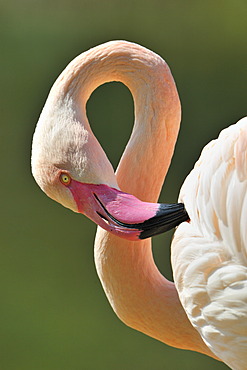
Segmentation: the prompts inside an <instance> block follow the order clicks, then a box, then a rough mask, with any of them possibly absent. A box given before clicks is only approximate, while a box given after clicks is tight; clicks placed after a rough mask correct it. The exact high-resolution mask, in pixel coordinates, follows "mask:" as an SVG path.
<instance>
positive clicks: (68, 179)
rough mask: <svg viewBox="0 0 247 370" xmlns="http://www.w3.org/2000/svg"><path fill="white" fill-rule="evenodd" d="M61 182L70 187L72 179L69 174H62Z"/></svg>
mask: <svg viewBox="0 0 247 370" xmlns="http://www.w3.org/2000/svg"><path fill="white" fill-rule="evenodd" d="M60 181H61V183H62V184H63V185H66V186H68V185H69V184H70V183H71V177H70V176H69V175H68V174H67V173H61V175H60Z"/></svg>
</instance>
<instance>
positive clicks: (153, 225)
mask: <svg viewBox="0 0 247 370" xmlns="http://www.w3.org/2000/svg"><path fill="white" fill-rule="evenodd" d="M185 221H189V215H188V213H187V212H186V210H185V207H184V204H183V203H177V204H160V205H159V209H158V211H157V213H156V215H155V216H154V217H152V218H150V219H149V220H147V221H145V222H143V224H142V231H141V232H140V235H139V239H146V238H150V237H152V236H155V235H159V234H162V233H165V232H167V231H169V230H171V229H173V228H174V227H177V226H178V225H180V224H181V223H182V222H185Z"/></svg>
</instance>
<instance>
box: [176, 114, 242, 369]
mask: <svg viewBox="0 0 247 370" xmlns="http://www.w3.org/2000/svg"><path fill="white" fill-rule="evenodd" d="M180 200H181V201H182V202H184V204H185V206H186V209H187V211H188V213H189V215H190V219H191V221H190V223H183V224H181V225H180V226H179V227H178V228H177V230H176V232H175V236H174V240H173V242H172V266H173V271H174V280H175V284H176V288H177V290H178V293H179V298H180V300H181V302H182V304H183V307H184V308H185V310H186V313H187V314H188V317H189V319H190V321H191V322H192V324H193V325H194V326H195V328H196V329H197V330H198V331H199V332H200V334H201V336H202V338H203V339H204V341H205V343H206V344H207V345H208V347H209V348H210V349H211V350H212V351H213V352H214V353H215V354H216V355H217V356H218V357H219V358H221V359H222V360H223V361H224V362H225V363H226V364H228V365H229V366H230V367H231V368H233V369H237V370H243V369H246V368H247V217H246V215H247V118H243V119H242V120H240V121H239V122H238V123H237V124H235V125H232V126H230V127H228V128H227V129H225V130H223V131H222V132H221V134H220V135H219V138H218V139H216V140H214V141H212V142H210V143H209V144H208V145H207V146H206V147H205V148H204V150H203V152H202V154H201V156H200V158H199V160H198V162H197V163H196V165H195V168H194V169H193V170H192V171H191V173H190V174H189V175H188V177H187V178H186V180H185V182H184V184H183V186H182V188H181V192H180Z"/></svg>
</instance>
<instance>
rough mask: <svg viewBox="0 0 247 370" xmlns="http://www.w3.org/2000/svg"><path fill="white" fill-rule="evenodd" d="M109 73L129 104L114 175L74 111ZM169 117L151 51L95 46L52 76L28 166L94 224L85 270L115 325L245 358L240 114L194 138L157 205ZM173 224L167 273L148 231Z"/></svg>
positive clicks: (245, 130) (246, 181)
mask: <svg viewBox="0 0 247 370" xmlns="http://www.w3.org/2000/svg"><path fill="white" fill-rule="evenodd" d="M109 81H120V82H122V83H124V84H125V85H126V86H127V87H128V88H129V90H130V91H131V93H132V95H133V99H134V106H135V123H134V127H133V131H132V134H131V137H130V140H129V142H128V144H127V146H126V148H125V150H124V153H123V155H122V158H121V160H120V163H119V165H118V168H117V170H116V173H115V174H114V170H113V168H112V166H111V164H110V162H109V160H108V159H107V157H106V154H105V153H104V151H103V149H102V148H101V146H100V144H99V142H98V141H97V139H96V138H95V136H94V134H93V132H92V130H91V128H90V125H89V122H88V119H87V116H86V102H87V100H88V99H89V97H90V95H91V93H92V92H93V91H94V90H95V89H96V88H97V87H98V86H99V85H101V84H103V83H106V82H109ZM180 119H181V107H180V101H179V97H178V93H177V89H176V85H175V82H174V80H173V77H172V74H171V72H170V70H169V67H168V66H167V64H166V62H165V61H164V60H163V59H162V58H161V57H160V56H158V55H157V54H155V53H154V52H152V51H150V50H148V49H146V48H144V47H142V46H139V45H137V44H134V43H130V42H127V41H111V42H108V43H105V44H102V45H99V46H97V47H95V48H92V49H90V50H89V51H86V52H84V53H82V54H81V55H79V56H78V57H77V58H75V59H74V60H73V61H72V62H71V63H70V64H69V65H68V66H67V67H66V69H65V70H64V71H63V72H62V74H61V75H60V76H59V77H58V79H57V80H56V82H55V83H54V85H53V87H52V89H51V91H50V93H49V96H48V98H47V101H46V104H45V106H44V108H43V111H42V113H41V116H40V118H39V121H38V124H37V127H36V130H35V133H34V137H33V146H32V173H33V176H34V178H35V179H36V181H37V183H38V185H39V186H40V187H41V189H42V190H43V191H44V192H45V193H46V194H47V195H48V196H49V197H51V198H52V199H54V200H55V201H58V202H59V203H61V204H62V205H64V206H65V207H68V208H70V209H72V210H73V211H75V212H79V213H83V214H84V215H86V216H88V217H89V218H91V219H92V220H93V221H94V222H96V223H97V224H98V225H99V226H98V228H97V233H96V238H95V245H94V251H95V252H94V253H95V264H96V269H97V273H98V275H99V278H100V280H101V283H102V286H103V289H104V291H105V293H106V296H107V298H108V300H109V302H110V304H111V306H112V308H113V310H114V311H115V313H116V314H117V315H118V317H119V318H120V319H121V320H122V321H123V322H124V323H125V324H126V325H128V326H130V327H132V328H134V329H136V330H139V331H141V332H143V333H145V334H147V335H149V336H151V337H153V338H156V339H158V340H160V341H162V342H164V343H166V344H168V345H170V346H174V347H177V348H181V349H189V350H193V351H197V352H200V353H203V354H206V355H208V356H211V357H213V358H216V359H219V360H221V361H223V362H225V363H226V364H227V365H228V366H230V367H231V368H232V369H236V370H243V369H247V365H246V364H247V320H246V318H247V305H246V303H247V289H246V288H247V263H246V262H247V256H246V254H247V253H246V252H247V251H246V245H247V240H246V238H247V232H246V217H245V213H246V212H245V210H246V207H247V197H245V194H246V185H247V151H246V147H247V119H246V118H244V119H242V120H240V121H239V122H238V123H237V124H235V125H232V126H230V127H229V128H227V129H225V130H224V131H222V133H221V134H220V136H219V138H218V139H216V140H214V141H212V142H211V143H209V144H208V145H207V146H206V147H205V149H204V150H203V152H202V154H201V156H200V158H199V160H198V162H197V163H196V165H195V167H194V169H193V170H192V171H191V173H190V174H189V175H188V177H187V178H186V180H185V182H184V184H183V186H182V188H181V191H180V195H179V203H178V204H172V205H167V204H165V205H162V204H158V203H156V202H157V200H158V197H159V194H160V190H161V187H162V184H163V181H164V178H165V176H166V173H167V170H168V168H169V165H170V162H171V158H172V155H173V152H174V147H175V143H176V139H177V135H178V131H179V126H180ZM176 226H177V228H176V231H175V235H174V239H173V241H172V246H171V255H172V257H171V258H172V267H173V271H174V283H173V282H171V281H168V280H167V279H166V278H165V277H164V276H163V275H161V273H160V272H159V271H158V269H157V267H156V265H155V263H154V260H153V256H152V250H151V238H150V237H151V236H153V235H156V234H159V233H162V232H164V231H166V230H168V229H170V228H174V227H176Z"/></svg>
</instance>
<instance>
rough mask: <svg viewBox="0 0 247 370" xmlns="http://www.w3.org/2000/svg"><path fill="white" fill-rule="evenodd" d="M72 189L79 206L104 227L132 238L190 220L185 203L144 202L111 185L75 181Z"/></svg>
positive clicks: (124, 236) (154, 233) (166, 229)
mask: <svg viewBox="0 0 247 370" xmlns="http://www.w3.org/2000/svg"><path fill="white" fill-rule="evenodd" d="M68 188H69V189H70V191H71V193H72V195H73V197H74V200H75V202H76V204H77V207H78V212H80V213H83V214H85V215H86V216H87V217H89V218H90V219H91V220H92V221H94V222H95V223H96V224H98V225H99V226H101V227H102V228H103V229H105V230H107V231H109V232H111V233H112V234H115V235H117V236H119V237H122V238H125V239H129V240H140V239H146V238H149V237H151V236H154V235H157V234H161V233H163V232H165V231H168V230H170V229H172V228H174V227H176V226H178V225H179V224H180V223H181V222H183V221H188V219H189V216H188V214H187V212H186V210H185V209H184V205H183V204H182V203H179V204H158V203H147V202H142V201H140V200H139V199H137V198H136V197H134V196H133V195H130V194H128V193H124V192H122V191H120V190H117V189H114V188H111V187H109V186H107V185H94V184H85V183H81V182H78V181H75V180H73V179H72V180H71V182H70V184H69V186H68Z"/></svg>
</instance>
